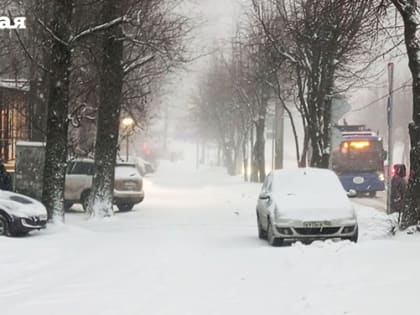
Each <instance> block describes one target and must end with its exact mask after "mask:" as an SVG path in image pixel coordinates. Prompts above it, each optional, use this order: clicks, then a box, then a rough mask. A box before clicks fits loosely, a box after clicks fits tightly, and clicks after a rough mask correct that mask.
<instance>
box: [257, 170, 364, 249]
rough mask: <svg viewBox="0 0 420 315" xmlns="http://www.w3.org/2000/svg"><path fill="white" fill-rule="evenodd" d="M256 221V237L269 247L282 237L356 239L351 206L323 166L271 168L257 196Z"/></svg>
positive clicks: (355, 219) (355, 221) (356, 228)
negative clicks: (285, 168)
mask: <svg viewBox="0 0 420 315" xmlns="http://www.w3.org/2000/svg"><path fill="white" fill-rule="evenodd" d="M257 224H258V236H259V237H260V238H261V239H267V240H268V242H269V243H270V244H271V245H273V246H278V245H280V244H282V243H283V241H284V240H285V239H289V240H304V241H305V240H316V239H328V238H341V239H348V240H350V241H353V242H357V239H358V225H357V218H356V214H355V211H354V209H353V206H352V204H351V202H350V200H349V199H348V197H347V194H346V192H345V190H344V188H343V186H342V185H341V183H340V180H339V179H338V177H337V175H336V174H335V173H334V172H333V171H330V170H327V169H318V168H299V169H288V170H275V171H272V172H271V173H270V174H269V175H267V177H266V179H265V182H264V184H263V186H262V189H261V193H260V195H259V198H258V203H257Z"/></svg>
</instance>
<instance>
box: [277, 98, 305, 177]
mask: <svg viewBox="0 0 420 315" xmlns="http://www.w3.org/2000/svg"><path fill="white" fill-rule="evenodd" d="M283 115H284V107H283V106H282V105H280V104H278V103H276V107H275V115H274V117H275V118H274V119H275V123H274V135H275V137H274V142H275V145H274V148H275V159H274V168H275V169H282V168H283V159H284V150H283V140H284V118H283ZM295 145H296V146H298V145H299V144H298V143H295ZM297 152H299V149H298V150H297Z"/></svg>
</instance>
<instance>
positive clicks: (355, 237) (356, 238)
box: [349, 226, 359, 243]
mask: <svg viewBox="0 0 420 315" xmlns="http://www.w3.org/2000/svg"><path fill="white" fill-rule="evenodd" d="M349 240H350V241H351V242H353V243H357V241H358V240H359V227H358V226H356V231H355V232H354V234H353V236H350V238H349Z"/></svg>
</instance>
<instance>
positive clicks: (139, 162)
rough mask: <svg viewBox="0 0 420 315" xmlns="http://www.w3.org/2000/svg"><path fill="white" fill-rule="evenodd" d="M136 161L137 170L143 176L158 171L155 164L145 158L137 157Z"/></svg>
mask: <svg viewBox="0 0 420 315" xmlns="http://www.w3.org/2000/svg"><path fill="white" fill-rule="evenodd" d="M134 161H135V162H134V163H135V165H136V167H137V170H138V171H139V173H140V174H141V175H142V176H145V175H147V174H150V173H154V172H155V171H156V169H155V166H154V165H153V164H152V163H151V162H149V161H146V160H143V159H142V158H140V157H137V158H135V160H134Z"/></svg>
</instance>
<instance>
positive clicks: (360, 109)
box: [350, 79, 411, 112]
mask: <svg viewBox="0 0 420 315" xmlns="http://www.w3.org/2000/svg"><path fill="white" fill-rule="evenodd" d="M410 81H411V79H409V80H407V81H405V82H404V83H403V85H401V86H400V87H399V88H397V89H394V90H392V93H395V92H397V91H399V90H402V89H403V88H406V87H409V86H410V85H407V83H408V82H410ZM388 96H389V94H385V95H383V96H381V97H380V98H377V99H375V100H373V101H372V102H370V103H368V104H366V105H364V106H362V107H359V108H356V109H352V110H351V111H350V112H359V111H362V110H364V109H366V108H368V107H370V106H372V105H373V104H376V103H378V102H379V101H382V100H383V99H386V98H387V97H388Z"/></svg>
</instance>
